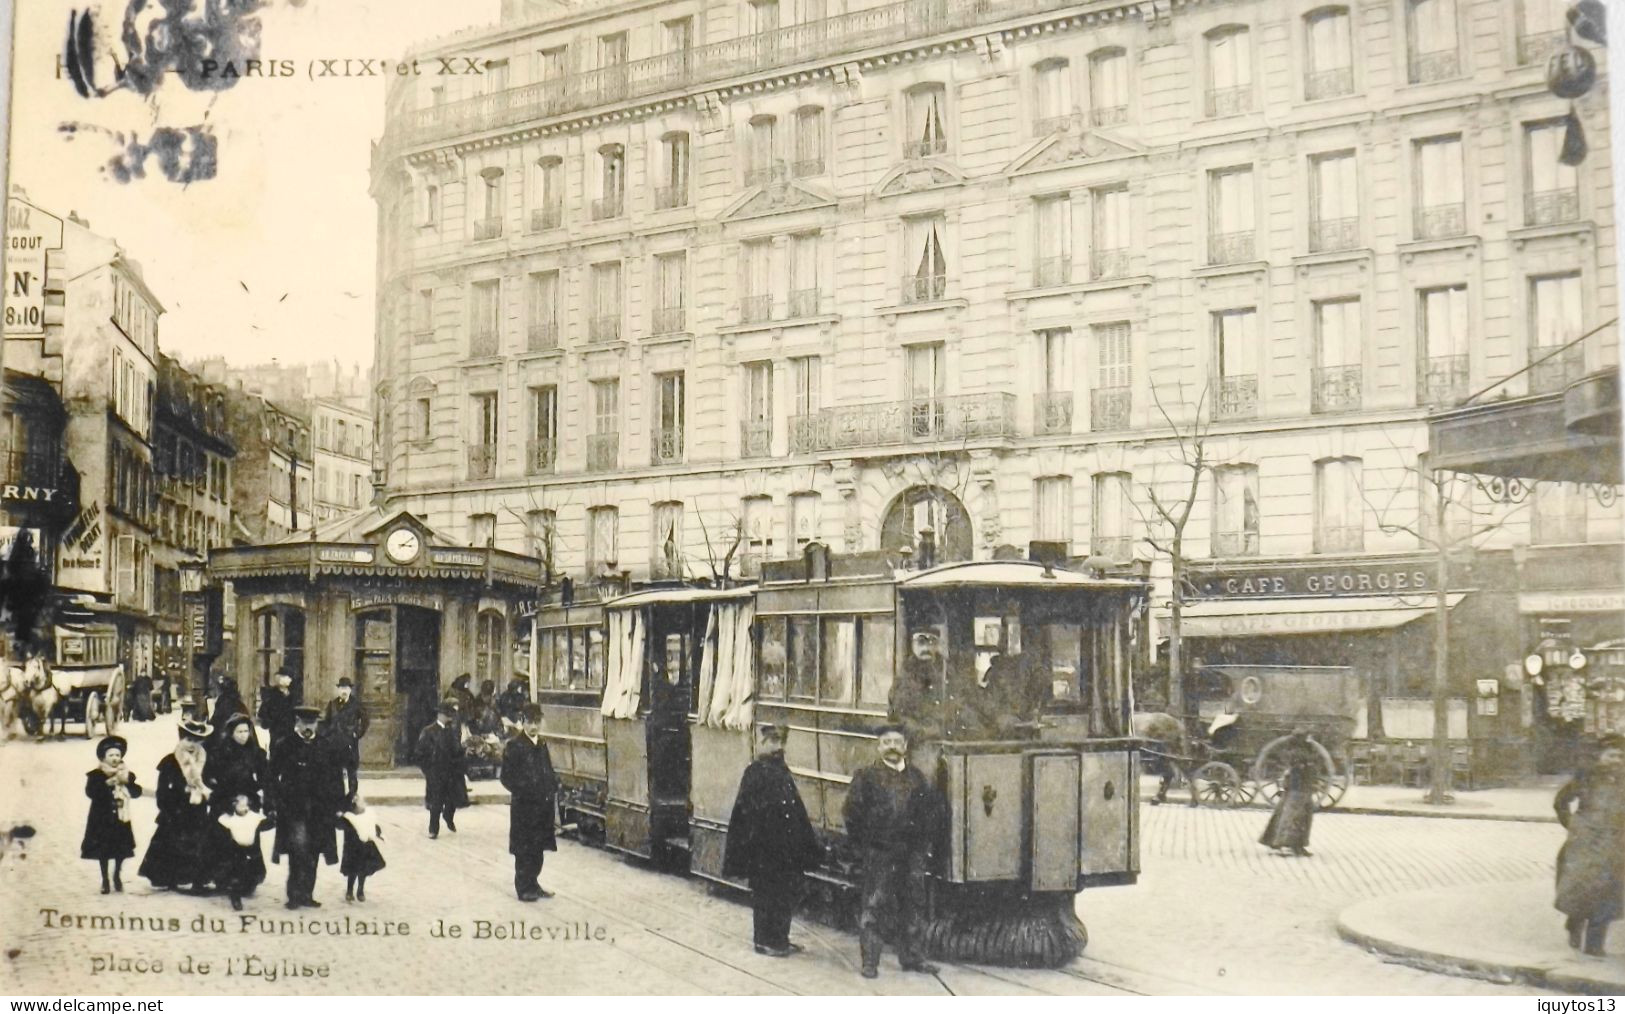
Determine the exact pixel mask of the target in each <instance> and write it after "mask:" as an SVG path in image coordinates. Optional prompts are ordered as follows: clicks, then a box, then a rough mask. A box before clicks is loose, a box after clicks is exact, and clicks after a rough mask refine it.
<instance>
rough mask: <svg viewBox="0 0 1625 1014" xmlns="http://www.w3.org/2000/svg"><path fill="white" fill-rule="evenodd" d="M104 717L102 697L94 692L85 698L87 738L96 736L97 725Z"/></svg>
mask: <svg viewBox="0 0 1625 1014" xmlns="http://www.w3.org/2000/svg"><path fill="white" fill-rule="evenodd" d="M101 717H102V695H101V694H98V693H96V692H94V691H92V692H91V693H90V694H87V695H86V696H85V738H86V739H89V738H90V737H91V736H93V735H95V732H96V723H97V722H98V721H100V720H101Z"/></svg>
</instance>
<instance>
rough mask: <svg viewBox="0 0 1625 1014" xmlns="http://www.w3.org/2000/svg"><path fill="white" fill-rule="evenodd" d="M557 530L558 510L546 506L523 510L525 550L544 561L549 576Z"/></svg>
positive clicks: (551, 570) (551, 569)
mask: <svg viewBox="0 0 1625 1014" xmlns="http://www.w3.org/2000/svg"><path fill="white" fill-rule="evenodd" d="M557 532H558V512H556V511H554V510H552V509H551V508H548V507H543V508H541V509H540V510H533V511H526V512H525V552H526V553H528V554H530V555H531V556H534V557H536V558H537V559H538V560H541V561H542V562H543V563H545V564H546V565H547V570H548V574H549V576H551V575H552V572H553V562H554V561H553V549H554V546H555V544H556V543H555V539H556V536H557Z"/></svg>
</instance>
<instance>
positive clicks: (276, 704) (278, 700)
mask: <svg viewBox="0 0 1625 1014" xmlns="http://www.w3.org/2000/svg"><path fill="white" fill-rule="evenodd" d="M291 686H293V673H291V672H289V671H288V670H287V669H278V670H277V672H276V675H275V676H273V677H271V685H270V686H268V687H263V688H261V690H260V711H259V720H260V726H261V727H262V728H264V729H265V732H266V735H267V736H268V737H269V738H270V741H271V742H270V747H269V750H270V753H271V759H272V760H276V748H277V745H278V744H280V743H281V742H282V741H283V740H285V739H287V738H288V737H289V736H292V735H293V724H294V721H293V696H292V695H291V694H290V693H289V692H288V688H289V687H291ZM217 710H218V709H217ZM317 714H318V715H320V714H321V712H319V711H318V712H317Z"/></svg>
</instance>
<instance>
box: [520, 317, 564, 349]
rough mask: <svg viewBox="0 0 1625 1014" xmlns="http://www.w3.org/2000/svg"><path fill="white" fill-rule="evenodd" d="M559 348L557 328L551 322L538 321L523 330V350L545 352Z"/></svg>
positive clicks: (555, 324) (556, 325)
mask: <svg viewBox="0 0 1625 1014" xmlns="http://www.w3.org/2000/svg"><path fill="white" fill-rule="evenodd" d="M558 347H559V326H558V324H557V323H555V322H553V321H551V320H544V321H539V322H537V323H535V324H532V325H530V326H529V327H527V328H526V329H525V349H526V351H528V352H546V351H548V350H550V349H556V348H558Z"/></svg>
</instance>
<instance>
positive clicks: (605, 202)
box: [592, 197, 625, 222]
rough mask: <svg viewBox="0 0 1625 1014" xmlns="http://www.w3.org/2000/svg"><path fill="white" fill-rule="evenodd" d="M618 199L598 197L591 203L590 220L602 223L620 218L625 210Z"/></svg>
mask: <svg viewBox="0 0 1625 1014" xmlns="http://www.w3.org/2000/svg"><path fill="white" fill-rule="evenodd" d="M622 205H623V202H622V200H621V199H620V198H619V197H600V198H598V199H597V200H595V201H593V202H592V220H593V221H594V222H603V221H607V220H608V219H611V218H620V217H621V214H622V212H623V211H624V210H625V208H624V207H623V206H622Z"/></svg>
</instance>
